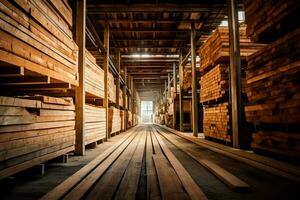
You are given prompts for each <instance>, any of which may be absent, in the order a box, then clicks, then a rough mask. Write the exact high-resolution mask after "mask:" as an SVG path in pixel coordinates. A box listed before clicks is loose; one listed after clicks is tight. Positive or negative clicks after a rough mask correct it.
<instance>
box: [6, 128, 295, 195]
mask: <svg viewBox="0 0 300 200" xmlns="http://www.w3.org/2000/svg"><path fill="white" fill-rule="evenodd" d="M97 149H99V150H97ZM92 151H94V153H93V154H91V155H90V156H93V157H94V158H93V159H90V158H88V157H90V156H88V157H87V159H90V160H91V161H90V162H88V163H87V164H82V163H83V161H81V162H80V163H77V162H76V161H73V162H71V163H69V164H68V167H64V168H63V169H62V171H59V172H58V171H57V170H56V171H55V168H54V169H52V170H50V171H46V175H45V176H44V177H41V178H40V180H35V183H32V182H34V181H32V182H30V181H27V182H23V183H20V185H18V186H16V188H15V189H14V196H7V195H2V197H3V199H16V198H17V199H28V200H29V199H39V198H41V197H42V199H49V200H50V199H51V200H55V199H70V200H71V199H72V200H74V199H75V200H76V199H101V200H102V199H109V200H110V199H138V200H140V199H170V200H174V199H215V200H219V199H220V200H224V199H225V200H226V199H228V200H229V199H230V200H232V199H233V200H235V199H236V200H239V199H241V200H250V199H263V200H265V199H298V198H297V197H298V193H299V192H298V189H299V188H300V184H299V182H298V183H297V182H296V181H291V180H288V179H284V178H282V177H279V176H276V175H273V174H270V173H267V172H266V171H263V170H260V169H257V168H254V167H252V166H250V165H248V164H246V163H242V162H240V161H237V160H234V159H232V158H230V157H227V156H224V155H223V154H219V153H217V152H215V151H211V150H210V149H208V148H206V147H203V146H201V145H198V144H195V143H192V142H190V141H188V140H186V139H184V138H182V137H179V136H177V135H175V134H173V133H171V132H170V131H168V130H167V129H165V128H162V127H159V126H156V125H150V124H147V125H139V126H136V127H134V128H132V129H130V130H128V131H127V132H125V133H122V134H121V135H118V136H117V137H114V138H112V140H110V142H108V143H104V144H102V145H99V147H98V148H96V149H94V150H92ZM96 152H101V153H100V154H99V153H96ZM79 164H80V165H81V166H82V167H80V169H79V170H77V172H76V170H73V172H70V167H71V168H72V166H73V165H74V166H75V167H77V168H78V165H79ZM58 169H59V168H58ZM63 171H65V172H68V174H72V173H73V174H72V175H66V174H65V173H63ZM74 171H75V173H74ZM59 174H61V175H59ZM57 175H59V177H60V176H63V178H61V179H60V181H57V183H56V184H54V179H55V180H56V178H52V179H49V177H50V176H54V177H58V176H57ZM47 177H48V178H47ZM59 177H58V178H59ZM63 179H65V180H63ZM50 180H52V181H50ZM62 180H63V181H62ZM47 181H48V182H47ZM37 182H38V183H39V185H38V186H39V187H38V188H40V189H39V190H38V191H37V192H31V193H28V194H26V195H24V194H25V193H27V192H28V191H33V190H34V188H36V183H37ZM51 185H52V186H51ZM30 187H32V189H33V190H31V189H30ZM47 188H48V189H47ZM25 190H26V191H25ZM16 191H17V192H16ZM33 193H34V194H35V195H34V196H29V194H33Z"/></svg>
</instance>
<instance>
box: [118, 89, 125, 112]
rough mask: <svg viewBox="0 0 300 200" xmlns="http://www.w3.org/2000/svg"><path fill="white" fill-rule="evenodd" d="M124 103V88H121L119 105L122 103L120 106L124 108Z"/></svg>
mask: <svg viewBox="0 0 300 200" xmlns="http://www.w3.org/2000/svg"><path fill="white" fill-rule="evenodd" d="M123 104H124V101H123V90H122V89H120V91H119V105H120V107H122V108H123Z"/></svg>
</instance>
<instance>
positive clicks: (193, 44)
mask: <svg viewBox="0 0 300 200" xmlns="http://www.w3.org/2000/svg"><path fill="white" fill-rule="evenodd" d="M195 35H196V31H195V23H194V22H192V23H191V60H192V116H193V119H192V120H193V135H194V136H195V137H198V100H197V99H198V98H197V85H196V84H197V76H196V41H195Z"/></svg>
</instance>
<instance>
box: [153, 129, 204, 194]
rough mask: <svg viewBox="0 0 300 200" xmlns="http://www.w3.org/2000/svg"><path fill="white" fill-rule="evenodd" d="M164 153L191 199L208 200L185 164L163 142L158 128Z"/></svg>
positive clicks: (158, 136)
mask: <svg viewBox="0 0 300 200" xmlns="http://www.w3.org/2000/svg"><path fill="white" fill-rule="evenodd" d="M154 134H155V136H156V138H157V140H158V142H159V144H160V146H161V148H162V150H163V152H164V154H165V155H166V157H167V158H168V160H169V161H170V163H171V165H172V166H173V168H174V170H175V172H176V173H177V175H178V177H179V179H180V180H181V182H182V185H183V186H184V188H185V190H186V191H187V193H188V194H189V196H190V198H191V199H194V200H196V199H198V200H199V199H204V200H207V197H206V196H205V194H204V193H203V192H202V190H201V189H200V187H199V186H198V185H197V183H195V181H194V180H193V178H192V177H191V175H190V174H189V173H188V172H187V171H186V169H185V168H184V167H183V165H182V164H181V163H180V162H179V161H178V160H177V158H176V157H175V155H174V154H173V153H172V152H171V150H170V149H169V148H168V146H167V145H166V144H165V143H164V142H163V140H162V139H161V136H160V135H158V134H157V132H156V130H155V132H154Z"/></svg>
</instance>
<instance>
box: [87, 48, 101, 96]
mask: <svg viewBox="0 0 300 200" xmlns="http://www.w3.org/2000/svg"><path fill="white" fill-rule="evenodd" d="M85 89H86V93H88V94H91V95H93V96H96V97H100V98H104V71H103V70H102V69H101V68H100V67H99V66H98V65H97V63H96V58H95V57H94V56H93V55H92V54H91V53H90V52H89V51H88V50H86V68H85Z"/></svg>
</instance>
